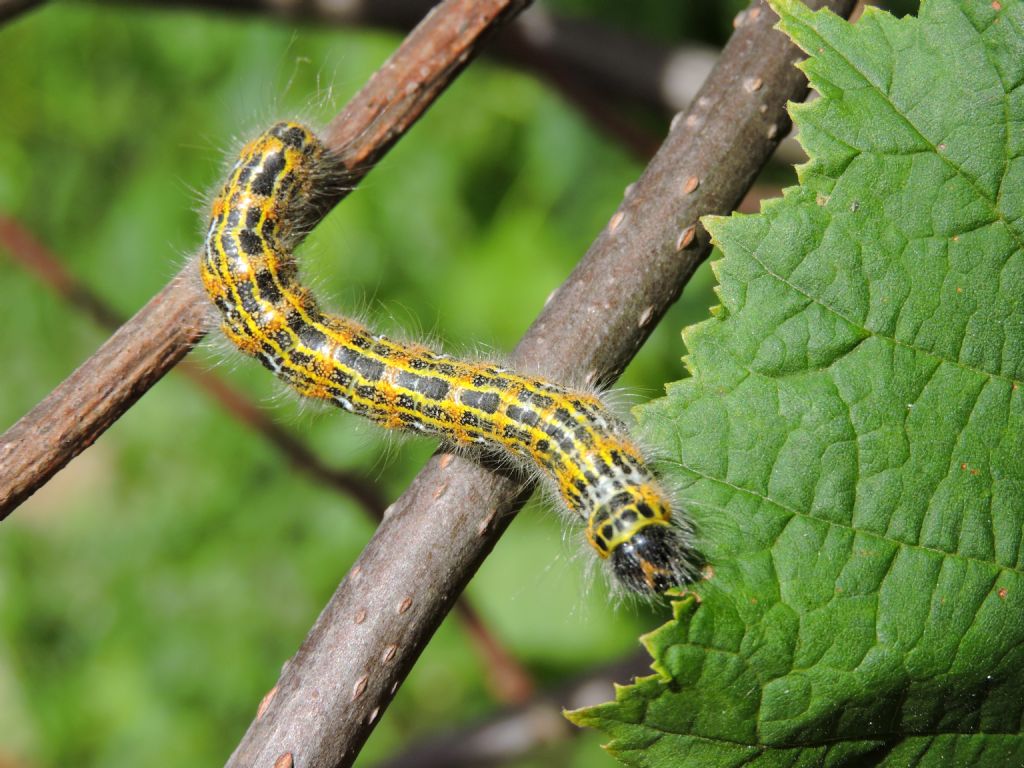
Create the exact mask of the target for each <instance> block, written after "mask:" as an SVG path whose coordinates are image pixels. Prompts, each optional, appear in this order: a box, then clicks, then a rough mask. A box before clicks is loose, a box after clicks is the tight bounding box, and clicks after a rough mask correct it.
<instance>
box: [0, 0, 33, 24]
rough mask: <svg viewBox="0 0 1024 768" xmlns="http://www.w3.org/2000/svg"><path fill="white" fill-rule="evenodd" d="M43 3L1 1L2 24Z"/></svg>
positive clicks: (14, 0)
mask: <svg viewBox="0 0 1024 768" xmlns="http://www.w3.org/2000/svg"><path fill="white" fill-rule="evenodd" d="M42 3H43V0H0V24H5V23H7V22H8V21H10V20H11V19H13V18H14V17H15V16H17V15H19V14H21V13H24V12H25V11H27V10H29V9H30V8H34V7H35V6H37V5H41V4H42Z"/></svg>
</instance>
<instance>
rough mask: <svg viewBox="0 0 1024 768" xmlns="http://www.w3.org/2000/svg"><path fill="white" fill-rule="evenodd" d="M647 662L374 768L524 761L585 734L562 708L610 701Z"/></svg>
mask: <svg viewBox="0 0 1024 768" xmlns="http://www.w3.org/2000/svg"><path fill="white" fill-rule="evenodd" d="M650 662H651V659H650V656H649V654H648V653H647V652H646V651H638V652H636V653H634V654H632V655H630V656H628V657H626V658H624V659H622V660H620V661H616V662H614V663H612V664H607V665H604V666H601V667H599V668H597V669H594V670H591V671H590V672H588V673H586V674H585V675H582V676H580V677H578V678H576V679H574V680H570V681H567V682H565V683H562V684H560V685H558V686H555V687H554V688H551V689H550V690H547V691H544V692H541V693H538V694H537V695H536V696H534V697H533V698H532V699H531V700H530V701H528V702H524V703H523V704H522V705H520V706H517V707H510V708H508V709H506V710H504V711H502V712H497V713H495V714H494V715H492V716H491V717H489V718H487V719H486V720H484V721H482V722H479V723H475V724H473V725H469V726H467V727H464V728H459V729H454V730H452V731H449V732H448V733H443V734H440V735H439V736H434V737H431V738H428V739H425V740H424V741H420V742H416V743H413V744H410V745H409V746H408V747H406V748H405V749H404V750H403V751H402V753H401V754H399V755H396V756H395V757H393V758H391V759H389V760H385V761H383V762H381V763H377V764H376V765H374V767H373V768H484V767H485V766H489V765H501V764H503V763H508V762H510V761H512V760H516V759H521V758H524V757H528V756H530V755H531V754H535V753H536V752H537V751H538V750H540V749H542V748H544V747H547V746H551V745H552V744H556V743H558V742H561V741H567V740H569V739H573V738H575V737H577V736H578V735H580V734H581V733H582V732H583V731H581V730H580V729H579V728H577V727H576V726H574V725H572V724H571V723H570V722H569V721H568V720H566V719H565V716H564V715H563V714H562V710H563V709H578V708H580V707H587V706H594V705H596V704H600V703H601V702H603V701H608V700H609V699H611V698H613V697H614V695H615V690H614V688H613V685H612V681H619V680H628V679H630V678H633V677H638V676H641V675H647V674H650V671H651V669H650Z"/></svg>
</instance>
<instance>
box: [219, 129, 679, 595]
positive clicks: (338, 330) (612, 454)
mask: <svg viewBox="0 0 1024 768" xmlns="http://www.w3.org/2000/svg"><path fill="white" fill-rule="evenodd" d="M334 167H336V163H334V162H333V160H332V157H331V155H330V153H329V152H327V150H326V149H325V147H324V146H323V144H321V142H320V141H319V139H318V138H317V137H316V135H315V134H313V132H312V131H310V130H309V129H308V128H306V127H304V126H302V125H299V124H297V123H291V122H285V123H278V124H277V125H275V126H274V127H273V128H271V129H270V130H269V131H267V132H266V133H264V134H263V135H262V136H260V137H258V138H257V139H255V140H254V141H252V142H250V143H249V144H248V145H247V146H246V147H245V148H244V149H243V150H242V153H241V157H240V158H239V160H238V162H237V163H236V164H235V166H234V168H233V169H232V170H231V172H230V175H229V176H228V179H227V182H226V183H225V184H224V187H223V189H222V190H221V191H220V193H219V194H218V195H217V197H216V199H215V200H214V202H213V210H212V213H211V217H210V228H209V232H208V234H207V237H206V246H205V252H204V254H203V256H202V259H201V261H200V270H201V274H202V279H203V284H204V285H205V287H206V291H207V292H208V293H209V295H210V298H211V299H212V300H213V302H214V304H216V305H217V307H218V309H220V312H221V314H222V315H223V326H222V327H223V330H224V333H225V334H226V335H227V337H228V338H229V339H230V340H231V341H232V342H233V343H234V344H235V345H236V346H237V347H238V348H239V349H240V350H242V351H243V352H245V353H246V354H247V355H251V356H252V357H255V358H257V359H258V360H259V361H260V362H261V363H263V365H264V366H266V367H267V368H269V369H270V370H271V371H273V372H274V373H275V374H276V375H277V376H278V377H280V378H281V379H283V380H284V381H285V382H287V383H288V384H289V385H290V386H291V387H292V388H294V389H295V390H296V391H297V392H299V393H300V394H302V395H304V396H306V397H311V398H315V399H317V400H327V401H330V402H332V403H334V404H335V405H338V406H340V407H342V408H344V409H345V410H347V411H351V412H353V413H358V414H360V415H362V416H366V417H367V418H369V419H372V420H373V421H375V422H376V423H378V424H380V425H381V426H384V427H387V428H389V429H404V430H408V431H412V432H420V433H423V434H426V435H435V436H437V437H440V438H441V439H442V440H444V441H446V442H447V443H449V444H450V445H453V446H468V445H482V446H485V447H490V448H495V449H498V450H500V451H501V452H502V453H503V454H505V455H507V456H510V457H512V458H513V459H515V460H516V461H517V462H518V463H520V464H525V465H527V466H532V467H534V468H536V469H538V470H539V471H540V473H541V474H542V475H543V476H544V477H545V478H548V479H550V481H552V482H553V483H554V485H555V486H556V488H557V491H558V495H559V497H560V498H561V500H562V501H563V502H564V504H565V506H566V508H567V509H568V510H569V511H570V512H571V513H572V515H573V516H574V517H579V518H582V519H583V520H584V521H586V525H587V538H588V539H589V541H590V543H591V545H593V547H594V549H595V550H597V553H598V555H599V556H600V557H601V558H602V559H605V560H608V561H610V563H611V566H612V571H613V573H614V575H615V577H616V578H617V579H618V581H619V582H620V583H621V584H622V585H623V586H625V587H626V588H627V589H629V590H631V591H633V592H639V593H648V594H650V593H660V592H663V591H664V590H666V589H668V588H669V587H672V586H676V585H679V584H683V583H685V582H687V581H690V580H692V578H693V576H694V563H693V555H692V551H691V549H690V546H689V542H688V535H687V531H686V529H685V527H684V526H682V525H680V524H679V521H678V520H676V521H675V524H673V513H672V509H671V503H670V499H669V496H668V495H667V494H666V493H665V491H664V490H663V489H662V487H661V485H660V484H659V483H658V481H657V480H656V478H655V477H654V475H653V473H652V472H651V470H650V468H649V467H648V464H647V462H645V461H644V459H643V457H642V456H641V455H640V452H639V451H638V450H637V448H636V446H635V445H634V444H633V442H632V440H631V439H630V437H629V435H628V433H627V430H626V427H625V425H624V424H623V423H622V422H621V421H620V420H619V419H618V418H617V417H616V416H614V415H613V414H612V413H611V412H610V411H609V410H608V408H607V407H606V406H605V405H604V404H603V403H602V401H601V400H600V398H598V397H597V396H595V395H593V394H589V393H584V392H577V391H572V390H571V389H567V388H565V387H562V386H559V385H557V384H552V383H549V382H546V381H542V380H540V379H538V378H533V377H530V376H523V375H520V374H518V373H515V372H513V371H510V370H506V369H504V368H501V367H498V366H496V365H492V364H488V363H482V362H465V361H461V360H455V359H452V358H451V357H449V356H447V355H444V354H438V353H435V352H432V351H430V350H429V349H427V348H425V347H422V346H418V345H410V344H404V343H399V342H396V341H393V340H391V339H388V338H387V337H385V336H381V335H377V334H373V333H371V332H370V331H368V330H367V329H366V328H364V327H363V326H362V325H361V324H359V323H357V322H355V321H353V320H349V319H347V318H344V317H338V316H336V315H331V314H327V313H325V312H322V311H321V310H320V308H319V306H318V304H317V301H316V299H315V298H314V297H313V295H312V294H311V293H310V292H309V290H308V289H307V288H304V287H303V286H301V285H300V284H299V282H298V270H297V266H296V263H295V259H294V257H293V253H292V252H293V249H294V247H295V246H296V245H297V244H298V242H299V240H301V238H302V236H303V235H304V234H305V231H306V229H308V226H309V225H310V224H312V223H313V222H314V221H315V219H316V218H317V216H318V214H319V211H318V209H317V206H318V203H317V201H318V200H319V201H322V200H323V199H324V197H325V195H324V192H323V189H322V186H323V183H324V181H325V180H330V179H331V177H332V168H334Z"/></svg>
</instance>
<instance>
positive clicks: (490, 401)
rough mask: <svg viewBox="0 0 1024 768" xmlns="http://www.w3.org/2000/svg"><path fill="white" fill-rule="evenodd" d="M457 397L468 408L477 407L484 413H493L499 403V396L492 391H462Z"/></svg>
mask: <svg viewBox="0 0 1024 768" xmlns="http://www.w3.org/2000/svg"><path fill="white" fill-rule="evenodd" d="M459 399H460V400H461V401H462V404H463V405H468V406H469V407H470V408H477V409H478V410H481V411H483V412H484V413H494V412H495V411H497V410H498V405H499V404H500V403H501V400H500V398H499V397H498V395H497V394H496V393H494V392H462V393H461V394H460V395H459Z"/></svg>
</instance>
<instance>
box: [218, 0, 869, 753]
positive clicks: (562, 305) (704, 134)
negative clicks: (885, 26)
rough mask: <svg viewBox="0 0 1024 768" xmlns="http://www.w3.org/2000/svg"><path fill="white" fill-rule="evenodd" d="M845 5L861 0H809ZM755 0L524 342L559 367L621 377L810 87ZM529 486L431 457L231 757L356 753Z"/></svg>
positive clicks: (539, 362) (520, 356)
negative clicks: (709, 227)
mask: <svg viewBox="0 0 1024 768" xmlns="http://www.w3.org/2000/svg"><path fill="white" fill-rule="evenodd" d="M810 4H811V5H814V6H821V5H826V6H828V7H830V8H832V9H834V10H838V11H840V12H842V13H843V14H844V15H845V14H848V13H849V11H850V9H851V7H852V5H853V0H830V1H826V2H820V1H819V2H813V3H810ZM774 21H775V16H774V14H773V13H772V12H771V11H770V10H769V9H768V8H767V6H765V5H763V4H762V3H760V2H755V3H753V4H752V6H751V8H750V9H748V10H747V11H745V12H744V16H743V17H742V21H741V23H739V24H738V25H737V29H736V31H735V33H734V34H733V36H732V38H731V40H730V42H729V44H728V46H727V47H726V49H725V50H724V51H723V54H722V57H721V59H720V60H719V62H718V64H717V65H716V67H715V69H714V71H713V72H712V74H711V76H710V77H709V79H708V81H707V83H705V85H704V87H703V89H702V90H701V93H700V95H699V96H698V98H697V100H696V101H695V103H694V105H693V106H692V108H691V109H690V110H689V112H688V113H687V114H685V115H682V114H681V115H679V116H678V119H676V120H675V121H674V122H673V127H672V130H671V132H670V134H669V136H668V138H667V139H666V140H665V142H664V144H663V145H662V147H661V149H660V150H659V151H658V153H657V155H656V156H655V158H654V160H653V161H652V162H651V164H650V165H649V166H648V168H647V170H646V171H645V172H644V174H643V176H642V177H641V178H640V179H639V181H637V182H636V184H635V185H634V186H633V188H632V189H631V191H630V192H629V193H627V195H626V199H625V200H624V202H623V203H622V205H621V206H620V207H619V209H618V210H617V211H616V212H615V214H614V215H613V216H612V218H611V220H610V222H609V224H608V226H607V227H606V228H605V229H604V230H603V231H602V232H601V234H600V235H599V236H598V238H597V240H596V241H595V242H594V244H593V245H592V246H591V248H590V250H589V251H588V252H587V254H586V255H585V256H584V258H583V260H582V261H581V262H580V263H579V265H578V266H577V268H576V269H575V270H574V272H573V273H572V275H571V276H570V277H569V279H568V280H567V281H566V282H565V283H564V284H563V285H562V286H561V288H559V289H558V291H557V292H556V293H555V294H554V296H553V297H552V299H551V300H550V302H549V303H548V304H547V306H546V307H545V308H544V311H543V312H542V313H541V315H540V317H539V318H538V319H537V320H536V321H535V322H534V324H533V325H532V326H531V327H530V330H529V331H528V332H527V333H526V335H525V337H524V338H523V340H522V341H521V342H520V344H519V345H518V347H517V348H516V351H515V353H514V355H513V361H514V363H515V364H516V365H517V366H518V367H519V368H521V369H526V370H534V371H537V372H541V373H545V374H547V375H549V376H551V377H552V378H554V379H561V380H571V379H573V378H580V376H579V372H581V371H585V372H587V375H586V379H588V380H589V381H591V382H600V381H605V380H607V379H609V378H612V377H614V376H615V375H616V374H617V373H618V372H619V371H621V369H622V368H623V367H624V366H625V364H626V362H627V361H628V360H629V359H630V357H631V356H632V355H633V354H634V352H635V351H636V349H637V348H638V347H639V346H640V344H641V343H642V342H643V340H644V339H645V338H646V336H647V335H648V334H649V333H650V330H651V329H652V328H653V326H654V324H655V322H656V321H657V319H658V318H659V317H660V316H661V315H662V313H663V312H664V311H665V309H666V308H667V307H668V305H669V304H670V303H671V302H672V301H674V300H675V299H676V297H677V296H678V295H679V292H680V290H681V288H682V285H683V284H684V283H685V282H686V280H687V279H688V278H689V276H690V275H691V274H692V273H693V271H694V270H695V269H696V267H697V265H698V264H699V263H700V262H701V261H702V260H703V259H704V258H705V257H706V255H707V253H708V252H709V250H710V244H709V240H708V236H707V233H706V232H705V231H704V230H703V229H702V228H701V227H700V225H699V223H698V218H699V217H700V216H701V215H704V214H710V213H727V212H728V211H730V210H732V208H733V206H735V204H736V203H737V202H739V200H740V199H741V197H742V196H743V194H744V192H745V191H746V190H747V188H748V187H749V186H750V184H751V183H752V181H753V179H754V177H755V176H756V174H757V172H758V171H759V170H760V168H761V166H762V165H763V164H764V162H765V161H766V160H767V159H768V157H769V156H770V155H771V153H772V151H773V150H774V148H775V146H776V144H777V143H778V141H779V140H780V139H781V137H782V136H784V135H785V134H786V131H787V129H788V127H789V118H788V115H787V113H786V110H785V104H786V101H787V100H789V99H795V100H799V99H801V98H803V96H804V95H805V94H806V91H807V83H806V80H805V79H804V77H803V75H802V74H801V73H800V72H799V71H797V70H796V69H795V68H794V67H793V66H792V63H793V62H794V61H796V60H797V59H799V58H801V55H800V53H799V52H798V50H797V49H796V48H795V46H793V45H791V44H790V43H789V42H788V41H787V40H786V38H785V36H783V35H782V34H781V33H779V32H777V31H775V30H773V29H772V25H773V23H774ZM529 490H530V488H529V487H528V486H527V485H524V483H523V482H521V481H520V480H518V479H517V478H516V477H513V476H511V475H509V474H507V473H505V472H503V471H500V470H492V469H488V468H485V467H483V466H480V465H479V464H474V463H472V462H470V461H468V460H466V459H460V458H458V457H455V456H452V455H438V456H435V457H434V458H433V459H432V460H431V461H430V462H429V463H428V465H427V467H426V468H425V469H424V470H423V471H422V472H421V473H420V474H419V476H418V477H417V478H416V479H415V480H414V481H413V483H412V485H411V486H410V488H409V489H408V491H406V493H405V494H404V495H403V496H402V497H401V498H400V499H399V500H398V501H397V502H396V503H395V504H394V505H392V508H391V513H390V514H389V515H388V516H387V517H386V519H385V520H384V522H383V523H382V524H381V526H380V527H379V528H378V529H377V532H376V533H375V534H374V536H373V538H372V539H371V541H370V542H369V544H368V545H367V547H366V548H365V549H364V551H363V553H362V554H361V555H360V557H359V560H358V561H357V563H356V564H355V566H353V568H352V570H351V571H350V572H349V574H348V575H347V576H346V578H345V580H344V581H342V583H341V584H340V585H339V587H338V589H337V591H336V592H335V594H334V595H333V597H332V598H331V600H330V602H329V603H328V604H327V606H326V607H325V608H324V610H323V612H322V613H321V615H320V617H319V618H318V619H317V622H316V624H315V625H314V627H313V629H312V631H311V632H310V634H309V636H308V637H307V638H306V640H305V642H304V643H303V645H302V647H301V648H300V649H299V651H298V653H297V654H296V655H295V657H294V658H293V659H292V660H291V661H290V662H288V663H287V664H286V665H285V668H284V670H283V671H282V674H281V677H280V679H279V681H278V684H277V686H275V688H274V695H273V696H272V697H271V698H270V700H269V701H267V702H266V703H265V705H264V706H261V708H260V712H259V714H258V716H257V718H256V720H255V721H254V722H253V723H252V724H251V725H250V727H249V730H248V732H247V733H246V735H245V737H244V738H243V740H242V742H241V744H239V746H238V748H237V749H236V750H235V753H234V754H233V755H232V757H231V759H230V760H229V761H228V766H230V767H232V768H240V766H252V765H273V764H274V762H275V761H276V760H278V759H292V760H294V761H295V762H296V764H301V765H303V766H308V767H309V768H327V767H328V766H330V767H331V768H335V767H336V766H348V765H351V764H352V762H353V760H354V759H355V756H356V754H357V753H358V752H359V749H360V747H361V746H362V744H363V742H364V741H365V739H366V738H367V736H368V735H369V733H370V731H371V730H372V728H373V726H374V724H375V723H376V722H377V720H378V719H379V718H380V716H381V713H382V712H383V710H384V709H385V708H386V707H387V705H388V703H389V702H390V700H391V698H392V696H393V695H394V693H395V691H396V690H397V689H398V686H399V685H400V684H401V681H402V680H403V679H404V678H405V675H406V674H407V673H408V671H409V669H410V668H411V667H412V665H413V663H414V662H415V660H416V658H417V657H418V656H419V654H420V652H421V651H422V649H423V647H424V646H425V645H426V643H427V640H428V639H429V638H430V637H431V636H432V634H433V632H434V630H435V629H436V628H437V626H438V625H439V624H440V622H441V620H442V618H443V617H444V615H445V614H446V612H447V611H448V609H449V608H450V606H451V604H452V602H453V601H454V599H455V597H456V596H457V595H458V594H459V593H460V592H461V590H462V588H463V587H464V586H465V584H466V582H467V581H468V580H469V578H470V577H471V576H472V574H473V573H474V572H475V571H476V569H477V567H478V566H479V565H480V563H481V562H482V560H483V558H484V557H485V556H486V555H487V553H488V552H489V551H490V549H491V548H492V547H493V546H494V544H495V542H496V541H497V538H498V537H499V536H500V535H501V533H502V531H503V530H504V529H505V527H506V526H507V525H508V523H509V521H510V519H511V517H512V514H511V513H512V512H513V511H514V510H516V509H518V507H519V505H520V504H521V503H522V502H523V500H524V499H525V498H526V496H527V495H528V493H529Z"/></svg>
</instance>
